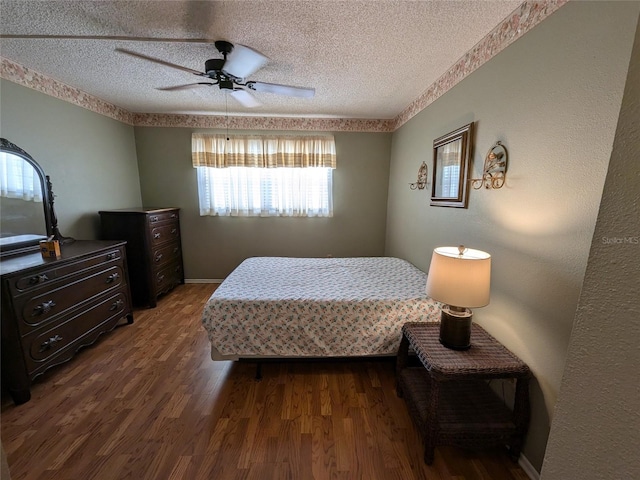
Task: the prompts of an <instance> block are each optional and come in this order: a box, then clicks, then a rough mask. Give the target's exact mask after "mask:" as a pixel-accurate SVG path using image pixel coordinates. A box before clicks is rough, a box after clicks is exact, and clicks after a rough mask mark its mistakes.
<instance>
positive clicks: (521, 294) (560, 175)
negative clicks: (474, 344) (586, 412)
mask: <svg viewBox="0 0 640 480" xmlns="http://www.w3.org/2000/svg"><path fill="white" fill-rule="evenodd" d="M639 9H640V3H637V2H569V3H568V4H567V5H566V6H564V7H562V8H561V9H560V10H558V11H557V12H556V13H554V14H553V15H551V16H550V17H549V18H548V19H547V20H545V21H544V22H542V23H541V24H540V25H538V26H537V27H535V28H534V29H533V30H532V31H531V32H529V33H528V34H527V35H525V36H524V37H522V38H521V39H519V40H518V41H516V42H515V43H514V44H512V45H511V46H510V47H508V48H507V49H505V50H504V51H503V52H501V53H500V54H499V55H497V56H496V57H495V58H493V59H492V60H491V61H489V62H488V63H486V64H485V65H484V66H482V67H481V68H480V69H478V70H477V71H476V72H474V73H473V74H472V75H470V76H469V77H467V78H466V79H465V80H463V81H462V82H461V83H460V84H458V85H457V86H456V87H454V88H453V89H452V90H450V91H449V92H447V93H446V94H445V95H444V96H442V97H441V98H439V99H438V100H436V101H435V102H434V103H433V104H431V105H430V106H429V107H427V108H426V109H425V110H424V111H422V112H421V113H420V114H419V115H417V116H416V117H414V118H413V119H412V120H410V121H409V122H408V123H407V124H405V125H404V126H403V127H402V128H400V129H399V130H398V131H396V132H395V133H394V136H393V143H392V159H391V172H390V183H389V202H388V217H387V242H386V253H387V254H388V255H393V256H398V257H402V258H405V259H407V260H409V261H411V262H412V263H414V264H415V265H417V266H419V267H420V268H422V269H424V270H425V271H426V270H428V268H429V260H430V258H431V252H432V250H433V248H434V247H436V246H440V245H459V244H465V245H467V246H469V247H473V248H478V249H481V250H486V251H487V252H489V253H491V254H492V256H493V261H492V286H491V303H490V305H489V306H487V307H485V308H479V309H476V311H475V314H474V318H475V320H476V321H477V322H478V323H480V324H482V325H484V326H485V327H486V328H487V329H488V330H489V331H490V332H491V333H492V334H494V335H495V336H496V337H497V338H498V339H499V340H501V341H502V342H503V343H505V344H506V345H507V346H508V347H509V348H510V349H511V350H512V351H514V352H515V353H516V354H517V355H519V356H520V357H521V358H522V359H523V360H524V361H525V362H527V363H528V364H529V366H530V367H531V368H532V370H533V372H534V375H535V377H536V379H535V381H534V382H533V385H532V387H531V395H532V422H531V427H530V432H529V434H528V437H527V441H526V444H525V447H524V453H525V455H526V456H527V458H528V459H529V461H530V462H531V464H532V465H533V466H534V467H535V468H536V469H538V470H539V469H540V467H541V465H542V460H543V457H544V452H545V446H546V441H547V438H548V433H549V425H550V423H551V417H552V412H553V407H554V405H555V403H556V398H557V394H558V390H559V387H560V383H561V379H562V372H563V370H564V362H565V358H566V353H567V347H568V344H569V338H570V334H571V328H572V325H573V317H574V315H575V310H576V306H577V303H578V298H579V295H580V289H581V286H582V280H583V277H584V272H585V268H586V264H587V258H588V255H589V248H590V245H591V238H592V236H593V229H594V226H595V221H596V217H597V213H598V207H599V204H600V195H601V192H602V188H603V185H604V180H605V176H606V171H607V165H608V162H609V158H610V155H611V148H612V145H613V139H614V134H615V128H616V122H617V118H618V113H619V109H620V104H621V100H622V94H623V89H624V84H625V78H626V73H627V67H628V63H629V57H630V54H631V48H632V44H633V35H634V32H635V27H636V22H637V16H638V10H639ZM469 122H476V124H475V127H476V135H475V140H474V142H473V143H474V146H475V153H474V155H473V157H474V163H473V168H472V176H473V177H478V176H480V175H481V169H482V164H483V162H484V157H485V155H486V153H487V151H488V149H489V148H490V147H491V146H492V145H493V144H494V143H495V141H496V140H502V141H503V142H504V144H505V145H506V147H507V148H508V150H509V155H510V158H509V162H510V163H509V170H508V176H507V184H506V186H505V187H504V188H502V189H500V190H495V191H487V190H484V189H483V190H471V192H470V198H469V208H468V209H452V208H442V207H431V206H429V195H430V192H427V191H422V192H420V191H411V190H409V188H408V185H407V183H408V182H410V181H415V177H416V172H417V170H418V167H419V165H420V163H421V162H422V161H423V160H426V161H427V163H428V165H429V171H430V172H431V171H432V146H433V140H434V139H435V138H437V137H439V136H441V135H443V134H445V133H447V132H450V131H452V130H454V129H456V128H457V127H460V126H462V125H465V124H467V123H469ZM429 188H430V187H429ZM508 387H509V385H507V386H506V391H508Z"/></svg>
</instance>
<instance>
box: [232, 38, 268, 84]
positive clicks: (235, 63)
mask: <svg viewBox="0 0 640 480" xmlns="http://www.w3.org/2000/svg"><path fill="white" fill-rule="evenodd" d="M268 61H269V58H268V57H265V56H264V55H263V54H261V53H260V52H258V51H256V50H254V49H253V48H249V47H245V46H244V45H240V44H235V45H234V47H233V50H231V53H230V54H229V55H228V56H227V61H226V62H225V63H224V67H223V68H222V70H223V71H224V72H225V73H228V74H230V75H232V76H234V77H236V78H242V79H244V78H247V77H248V76H250V75H251V74H252V73H254V72H257V71H258V70H260V69H261V68H262V67H264V66H265V65H266V63H267V62H268Z"/></svg>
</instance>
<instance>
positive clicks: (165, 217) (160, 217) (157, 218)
mask: <svg viewBox="0 0 640 480" xmlns="http://www.w3.org/2000/svg"><path fill="white" fill-rule="evenodd" d="M147 219H148V221H149V225H156V224H158V223H162V222H169V221H177V220H178V212H177V211H172V212H162V213H150V214H149V215H148V216H147Z"/></svg>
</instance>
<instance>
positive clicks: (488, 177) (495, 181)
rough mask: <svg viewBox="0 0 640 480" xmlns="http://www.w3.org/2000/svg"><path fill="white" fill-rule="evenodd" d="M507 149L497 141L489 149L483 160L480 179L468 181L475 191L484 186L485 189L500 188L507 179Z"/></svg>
mask: <svg viewBox="0 0 640 480" xmlns="http://www.w3.org/2000/svg"><path fill="white" fill-rule="evenodd" d="M507 162H508V154H507V149H506V147H505V146H504V145H502V142H500V141H497V142H496V144H495V145H494V146H493V147H491V148H490V149H489V151H488V152H487V156H486V157H485V159H484V168H483V169H482V178H473V179H471V180H469V181H470V182H471V186H472V187H473V188H474V189H475V190H479V189H480V188H482V186H483V185H484V188H487V189H498V188H502V186H503V185H504V182H505V180H506V178H507Z"/></svg>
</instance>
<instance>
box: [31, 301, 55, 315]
mask: <svg viewBox="0 0 640 480" xmlns="http://www.w3.org/2000/svg"><path fill="white" fill-rule="evenodd" d="M55 306H56V303H55V302H54V301H53V300H49V301H48V302H43V303H41V304H40V305H38V306H37V307H34V309H33V313H32V314H31V316H32V317H34V316H36V315H44V314H45V313H49V312H50V311H51V309H52V308H53V307H55Z"/></svg>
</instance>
